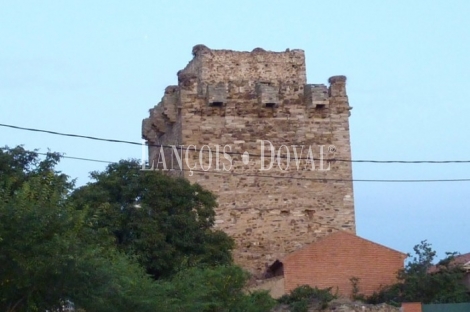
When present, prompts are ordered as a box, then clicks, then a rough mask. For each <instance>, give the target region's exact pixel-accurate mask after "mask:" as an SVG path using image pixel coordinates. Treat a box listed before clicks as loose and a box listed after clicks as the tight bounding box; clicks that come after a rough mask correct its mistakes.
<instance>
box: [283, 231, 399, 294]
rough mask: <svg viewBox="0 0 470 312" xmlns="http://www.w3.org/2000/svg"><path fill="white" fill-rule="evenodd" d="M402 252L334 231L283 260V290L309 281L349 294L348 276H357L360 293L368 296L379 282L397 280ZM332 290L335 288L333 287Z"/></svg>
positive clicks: (387, 282) (312, 284)
mask: <svg viewBox="0 0 470 312" xmlns="http://www.w3.org/2000/svg"><path fill="white" fill-rule="evenodd" d="M405 257H406V256H405V255H404V254H402V253H400V252H398V251H395V250H392V249H389V248H387V247H384V246H381V245H379V244H376V243H373V242H370V241H368V240H365V239H363V238H360V237H358V236H355V235H353V234H349V233H346V232H337V233H334V234H332V235H330V236H328V237H326V238H323V239H321V240H319V241H317V242H316V243H313V244H310V245H308V246H306V247H304V248H302V249H301V250H298V251H296V252H294V253H292V254H290V255H289V256H287V257H286V258H285V259H284V260H283V264H284V278H285V289H286V291H290V290H292V289H294V288H296V287H297V286H299V285H304V284H308V285H311V286H317V287H319V288H326V287H334V288H336V287H338V290H339V292H340V294H341V295H343V296H350V295H351V293H352V286H351V282H350V280H349V279H350V278H351V277H357V278H359V279H360V281H359V290H360V293H363V294H366V295H370V294H372V293H373V291H375V290H377V289H378V288H379V287H380V286H381V285H389V284H391V283H394V282H395V281H396V273H397V271H398V270H399V269H401V268H403V265H404V259H405ZM333 291H334V290H333Z"/></svg>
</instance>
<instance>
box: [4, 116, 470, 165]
mask: <svg viewBox="0 0 470 312" xmlns="http://www.w3.org/2000/svg"><path fill="white" fill-rule="evenodd" d="M0 127H7V128H11V129H16V130H24V131H32V132H40V133H48V134H53V135H59V136H66V137H74V138H81V139H88V140H95V141H103V142H110V143H122V144H130V145H139V146H143V145H144V144H142V143H139V142H133V141H126V140H118V139H106V138H99V137H94V136H86V135H80V134H71V133H63V132H57V131H50V130H42V129H35V128H26V127H20V126H14V125H8V124H0ZM145 146H154V147H162V148H173V146H171V145H163V144H145ZM191 150H193V151H195V152H201V151H202V152H210V151H209V150H206V149H203V150H201V149H197V148H195V149H191ZM219 153H220V154H224V153H225V154H227V155H243V154H244V153H241V152H224V151H219ZM249 156H250V157H261V156H262V155H260V154H251V153H250V155H249ZM265 156H267V155H265ZM279 158H287V156H284V155H279ZM297 159H298V160H322V161H341V162H351V163H376V164H461V163H470V160H369V159H361V160H353V159H341V158H324V159H317V158H313V159H312V158H309V157H297Z"/></svg>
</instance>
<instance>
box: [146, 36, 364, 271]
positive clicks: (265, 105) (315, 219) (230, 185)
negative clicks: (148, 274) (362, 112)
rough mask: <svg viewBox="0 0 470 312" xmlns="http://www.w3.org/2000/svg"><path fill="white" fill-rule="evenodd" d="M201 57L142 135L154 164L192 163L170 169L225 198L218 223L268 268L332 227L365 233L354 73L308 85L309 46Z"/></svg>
mask: <svg viewBox="0 0 470 312" xmlns="http://www.w3.org/2000/svg"><path fill="white" fill-rule="evenodd" d="M193 55H194V57H193V59H192V60H191V61H190V62H189V64H188V65H187V66H186V67H185V68H184V69H183V70H181V71H179V72H178V74H177V75H178V85H174V86H169V87H167V88H166V89H165V94H164V96H163V98H162V100H161V102H160V103H158V105H156V106H155V107H154V108H152V109H150V116H149V117H148V118H146V119H144V120H143V125H142V135H143V138H144V139H145V140H146V141H147V143H148V145H149V161H150V162H151V163H156V164H157V165H158V168H159V169H165V168H163V167H162V166H164V165H163V163H162V156H166V157H165V159H166V161H167V162H169V159H170V158H171V161H172V165H173V164H179V165H181V166H182V169H183V170H178V169H180V168H178V165H176V166H175V167H174V168H172V169H175V170H173V171H171V170H169V171H168V172H171V174H176V175H180V176H184V177H185V178H187V179H189V180H190V181H191V182H197V183H199V184H201V185H202V186H204V187H205V188H206V189H208V190H210V191H212V192H213V193H215V194H216V195H217V196H218V207H217V208H216V214H217V215H216V220H215V227H216V228H218V229H221V230H223V231H225V232H226V233H227V234H229V235H230V236H232V237H233V238H234V239H235V242H236V249H235V250H234V252H233V256H234V259H235V262H236V263H237V264H240V265H241V266H243V267H244V268H246V269H248V270H250V271H251V272H252V273H254V274H258V275H259V274H262V273H263V272H264V271H265V269H266V265H267V264H271V263H272V262H274V261H275V260H277V259H282V258H283V257H284V256H285V255H287V254H288V253H291V252H293V251H295V250H297V249H299V248H300V247H302V246H304V245H306V244H309V243H311V242H314V241H315V240H317V239H318V238H320V237H323V236H325V235H328V234H330V233H331V232H334V231H336V230H338V229H340V230H346V231H349V232H352V233H355V216H354V200H353V184H352V181H351V180H352V168H351V162H350V161H349V160H350V159H351V149H350V138H349V116H350V109H351V107H350V106H349V103H348V97H347V94H346V77H345V76H333V77H331V78H329V80H328V83H329V85H328V86H327V85H324V84H307V77H306V67H305V55H304V52H303V51H302V50H286V51H285V52H270V51H265V50H263V49H260V48H257V49H254V50H253V51H251V52H238V51H231V50H212V49H209V48H207V47H206V46H204V45H197V46H195V47H194V48H193ZM268 141H269V142H268ZM263 144H264V149H263ZM159 145H166V146H168V145H174V146H183V147H184V148H185V149H186V150H183V152H182V153H181V154H179V155H180V156H181V157H182V158H184V157H185V156H186V158H188V157H189V160H190V161H185V160H184V159H183V160H182V161H181V163H178V161H177V160H178V159H176V160H175V156H176V155H174V154H172V152H175V149H171V148H165V149H164V155H162V148H161V147H160V146H159ZM188 148H189V152H187V151H188ZM271 148H272V149H271ZM209 149H210V151H211V152H210V153H209ZM224 152H227V153H225V154H224ZM176 154H177V153H176ZM209 154H211V157H209ZM262 156H263V157H262ZM289 158H290V162H289V161H288V159H289ZM186 160H188V159H186ZM166 166H169V165H166ZM166 169H170V168H166ZM263 169H264V170H263Z"/></svg>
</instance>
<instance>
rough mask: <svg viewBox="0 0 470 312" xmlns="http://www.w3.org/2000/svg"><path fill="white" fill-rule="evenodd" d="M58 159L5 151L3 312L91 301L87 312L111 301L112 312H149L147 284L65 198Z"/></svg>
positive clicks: (0, 247)
mask: <svg viewBox="0 0 470 312" xmlns="http://www.w3.org/2000/svg"><path fill="white" fill-rule="evenodd" d="M22 153H23V154H22ZM51 157H52V156H51ZM18 159H20V160H22V161H18ZM23 160H24V161H23ZM56 162H57V160H56V159H53V161H51V159H50V158H49V156H48V157H47V158H46V159H45V160H44V161H40V160H39V159H38V158H37V155H34V154H32V153H26V152H24V151H22V150H21V149H14V150H12V151H11V152H10V151H9V150H7V151H6V152H3V153H2V157H1V163H0V167H1V168H7V170H4V171H3V172H4V173H5V175H3V176H2V187H1V188H0V190H1V192H0V220H1V222H0V251H1V252H0V268H1V269H0V294H1V297H0V310H1V311H45V310H46V309H49V310H51V309H60V308H61V307H62V306H63V305H64V304H65V303H67V302H74V303H75V304H77V305H80V304H82V303H83V305H84V306H89V302H94V303H95V304H96V305H95V306H94V309H92V311H109V308H107V306H109V305H110V304H111V303H113V304H114V305H115V307H116V309H114V310H113V311H129V309H127V308H128V307H133V306H136V307H139V308H141V309H142V310H143V311H151V310H152V309H150V307H152V306H153V307H154V306H155V303H152V302H143V301H142V300H141V299H142V294H145V293H146V294H147V295H149V291H150V290H151V286H152V285H151V284H150V283H151V279H150V278H149V277H147V276H145V274H144V272H143V270H142V269H141V268H140V267H139V266H138V265H137V263H135V262H133V261H132V260H131V259H129V258H128V257H127V256H124V255H121V254H119V253H117V252H116V251H115V250H114V247H113V245H112V244H109V243H110V242H111V240H109V239H106V237H104V236H102V235H101V234H100V231H95V230H92V229H90V228H89V227H88V226H87V219H86V212H85V211H78V210H77V209H75V207H74V206H73V205H72V204H71V203H70V202H69V201H67V200H66V197H67V194H68V191H69V187H70V185H71V184H70V183H68V182H67V180H66V177H65V176H63V175H61V174H57V172H56V171H55V170H54V166H55V164H56ZM21 166H22V167H21ZM10 167H11V168H13V169H14V170H13V169H11V168H10ZM8 168H10V169H9V170H8ZM108 246H109V247H108ZM144 289H146V290H147V291H144ZM98 298H100V300H101V301H100V300H98ZM148 298H151V296H149V297H148ZM100 302H101V303H102V304H101V305H100V306H98V304H99V303H100ZM119 304H120V305H119ZM120 307H122V309H120ZM131 310H132V309H131Z"/></svg>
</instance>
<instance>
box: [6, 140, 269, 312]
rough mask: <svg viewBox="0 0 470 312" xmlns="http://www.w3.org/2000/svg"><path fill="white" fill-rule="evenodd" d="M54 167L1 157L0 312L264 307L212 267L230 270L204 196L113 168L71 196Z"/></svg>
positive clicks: (226, 245)
mask: <svg viewBox="0 0 470 312" xmlns="http://www.w3.org/2000/svg"><path fill="white" fill-rule="evenodd" d="M59 160H60V155H58V154H55V153H49V154H48V155H47V156H46V157H45V158H44V159H42V160H41V159H40V158H39V157H38V154H37V153H35V152H28V151H25V150H24V149H22V148H21V147H17V148H14V149H8V148H6V149H2V150H0V173H1V175H0V311H7V312H13V311H60V310H62V308H63V307H64V306H66V305H72V306H74V307H75V308H76V309H77V311H90V312H91V311H93V312H111V311H112V312H119V311H123V312H124V311H126V312H127V311H144V312H145V311H148V312H150V311H163V312H165V311H168V312H169V311H208V312H215V311H217V312H219V311H221V312H223V311H233V312H237V311H240V312H241V311H248V312H265V311H270V309H271V308H272V307H273V305H274V304H275V301H274V300H273V299H272V298H271V297H270V296H269V295H268V294H267V293H266V292H254V293H247V292H246V290H245V289H244V286H245V283H246V282H247V278H248V275H247V273H246V272H244V271H243V270H242V269H241V268H239V267H236V266H232V265H221V264H230V263H231V257H230V249H231V248H232V246H233V242H232V240H231V239H230V238H228V237H227V236H226V235H225V234H224V233H222V232H220V231H212V229H211V226H212V225H213V223H214V210H213V208H214V207H215V197H214V196H213V195H212V194H211V193H209V192H207V191H205V190H203V189H202V188H201V187H200V186H198V185H191V184H189V182H187V181H185V180H182V179H177V180H175V179H171V178H168V177H164V176H162V175H158V174H155V173H152V174H142V173H141V172H138V170H135V167H134V165H135V162H126V161H122V162H120V163H118V164H113V165H111V166H109V167H108V169H107V171H105V172H103V173H93V174H92V175H93V177H94V178H95V179H96V182H95V183H91V184H89V185H87V186H85V187H83V188H80V189H78V190H76V191H75V192H73V196H71V190H72V187H73V182H70V181H69V180H68V177H67V176H66V175H64V174H62V173H60V172H58V171H56V170H55V166H56V165H57V163H58V162H59ZM116 241H117V244H116ZM142 264H143V265H144V266H145V267H144V266H142ZM146 271H149V272H151V273H152V274H153V277H160V276H166V277H167V278H166V279H160V280H158V281H155V280H154V278H152V277H151V276H149V275H147V273H146Z"/></svg>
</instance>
